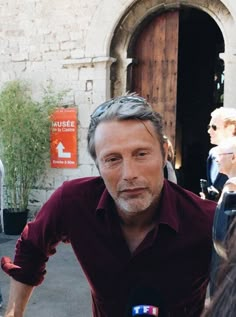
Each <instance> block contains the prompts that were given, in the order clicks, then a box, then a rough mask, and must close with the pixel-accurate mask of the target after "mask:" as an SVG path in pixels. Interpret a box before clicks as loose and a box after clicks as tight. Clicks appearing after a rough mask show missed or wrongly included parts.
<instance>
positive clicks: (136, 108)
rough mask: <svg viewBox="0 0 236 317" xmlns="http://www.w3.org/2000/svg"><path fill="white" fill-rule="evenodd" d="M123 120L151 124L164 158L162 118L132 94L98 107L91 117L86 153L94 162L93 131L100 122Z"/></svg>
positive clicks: (140, 98)
mask: <svg viewBox="0 0 236 317" xmlns="http://www.w3.org/2000/svg"><path fill="white" fill-rule="evenodd" d="M113 120H116V121H123V120H141V121H146V120H149V121H151V123H152V124H153V127H154V129H155V132H156V136H157V138H158V140H159V142H160V146H161V151H162V154H163V156H164V147H163V144H164V143H165V142H166V140H165V138H164V135H163V124H162V117H161V115H160V114H159V113H157V112H155V111H154V110H153V109H152V107H151V106H150V105H149V104H148V103H147V101H146V100H145V99H144V98H142V97H139V96H137V95H134V94H130V95H126V96H121V97H117V98H113V99H111V100H109V101H107V102H104V103H103V104H101V105H100V106H98V107H97V108H96V109H95V110H94V112H93V113H92V115H91V121H90V125H89V129H88V135H87V146H88V152H89V153H90V155H91V157H92V158H93V160H94V161H95V162H96V158H97V156H96V150H95V141H94V136H95V131H96V128H97V126H98V125H99V124H100V123H101V122H106V121H113Z"/></svg>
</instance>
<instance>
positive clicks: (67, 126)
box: [51, 108, 78, 168]
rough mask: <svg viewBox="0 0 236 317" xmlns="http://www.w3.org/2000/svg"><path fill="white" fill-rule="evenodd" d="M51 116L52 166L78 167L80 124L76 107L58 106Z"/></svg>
mask: <svg viewBox="0 0 236 317" xmlns="http://www.w3.org/2000/svg"><path fill="white" fill-rule="evenodd" d="M51 118H52V126H51V167H55V168H75V167H77V166H78V155H77V131H78V127H77V126H78V124H77V111H76V108H58V109H57V110H56V111H55V112H54V113H53V114H52V117H51Z"/></svg>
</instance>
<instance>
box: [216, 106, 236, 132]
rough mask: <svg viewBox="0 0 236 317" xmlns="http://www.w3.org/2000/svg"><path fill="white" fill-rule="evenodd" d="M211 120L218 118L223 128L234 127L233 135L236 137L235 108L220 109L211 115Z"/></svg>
mask: <svg viewBox="0 0 236 317" xmlns="http://www.w3.org/2000/svg"><path fill="white" fill-rule="evenodd" d="M211 117H212V118H219V119H220V120H222V121H223V124H224V127H225V128H226V127H227V126H229V125H234V133H233V135H236V108H229V107H220V108H216V109H215V110H214V111H213V112H212V113H211Z"/></svg>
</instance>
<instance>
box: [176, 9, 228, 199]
mask: <svg viewBox="0 0 236 317" xmlns="http://www.w3.org/2000/svg"><path fill="white" fill-rule="evenodd" d="M223 51H224V40H223V37H222V33H221V31H220V29H219V27H218V26H217V24H216V23H215V21H214V20H213V19H212V18H211V17H210V16H209V15H207V14H206V13H204V12H203V11H200V10H197V9H190V8H186V9H181V10H180V22H179V55H178V87H177V118H176V120H177V121H176V123H177V124H176V127H177V128H176V167H177V168H178V170H177V173H178V182H179V184H180V185H182V186H183V187H185V188H187V189H189V190H191V191H193V192H195V193H199V191H200V187H199V179H200V178H206V158H207V155H208V151H209V149H210V147H211V145H210V143H209V137H208V133H207V125H208V123H209V120H210V113H211V112H212V111H213V110H214V109H215V108H216V107H219V106H222V98H219V92H220V91H221V89H222V86H223V85H221V86H220V83H219V81H217V78H218V77H217V75H219V74H220V75H221V74H222V71H223V65H222V61H221V60H219V53H221V52H223ZM219 86H220V87H219ZM217 89H218V90H217Z"/></svg>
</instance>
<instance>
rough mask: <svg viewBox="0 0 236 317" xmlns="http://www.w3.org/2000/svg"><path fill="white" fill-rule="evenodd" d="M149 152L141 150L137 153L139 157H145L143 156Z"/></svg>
mask: <svg viewBox="0 0 236 317" xmlns="http://www.w3.org/2000/svg"><path fill="white" fill-rule="evenodd" d="M147 154H148V153H147V152H146V151H141V152H138V153H137V156H139V157H143V156H145V155H147Z"/></svg>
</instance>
